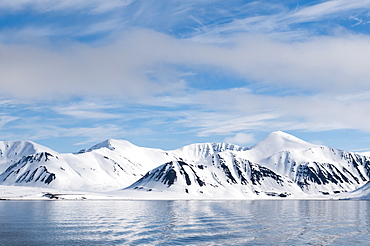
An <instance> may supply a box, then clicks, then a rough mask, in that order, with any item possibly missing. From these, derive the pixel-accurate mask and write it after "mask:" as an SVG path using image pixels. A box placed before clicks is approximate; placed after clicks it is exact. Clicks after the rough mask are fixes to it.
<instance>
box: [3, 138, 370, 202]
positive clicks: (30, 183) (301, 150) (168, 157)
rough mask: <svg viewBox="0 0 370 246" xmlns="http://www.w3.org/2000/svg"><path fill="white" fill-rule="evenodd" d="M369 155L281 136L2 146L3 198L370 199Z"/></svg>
mask: <svg viewBox="0 0 370 246" xmlns="http://www.w3.org/2000/svg"><path fill="white" fill-rule="evenodd" d="M369 180H370V157H369V156H368V155H366V154H361V153H353V152H347V151H344V150H339V149H335V148H331V147H327V146H321V145H316V144H311V143H308V142H306V141H304V140H301V139H299V138H297V137H295V136H293V135H290V134H288V133H285V132H282V131H276V132H272V133H271V134H269V135H268V136H267V137H266V138H265V139H263V140H262V141H260V142H259V143H257V144H256V145H254V146H251V147H241V146H237V145H233V144H228V143H196V144H190V145H187V146H184V147H182V148H179V149H176V150H170V151H165V150H161V149H153V148H144V147H139V146H136V145H134V144H132V143H130V142H128V141H126V140H116V139H107V140H105V141H103V142H101V143H98V144H96V145H94V146H92V147H91V148H89V149H83V150H81V151H79V152H78V153H66V154H62V153H58V152H56V151H53V150H51V149H49V148H47V147H44V146H42V145H39V144H36V143H34V142H31V141H3V142H0V199H370V188H369V187H370V186H369Z"/></svg>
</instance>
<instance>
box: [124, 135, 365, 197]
mask: <svg viewBox="0 0 370 246" xmlns="http://www.w3.org/2000/svg"><path fill="white" fill-rule="evenodd" d="M369 177H370V158H369V157H366V156H362V155H359V154H355V153H350V152H346V151H342V150H338V149H334V148H330V147H326V146H319V145H314V144H310V143H307V142H305V141H303V140H301V139H298V138H296V137H294V136H292V135H289V134H287V133H284V132H280V131H278V132H273V133H271V134H270V135H268V136H267V137H266V138H265V139H264V140H262V141H261V142H259V143H258V144H256V145H254V146H252V147H251V148H244V149H233V150H225V151H223V152H219V153H214V154H212V155H209V156H208V157H206V158H201V159H198V160H196V161H194V162H169V163H166V164H164V165H162V166H160V167H158V168H156V169H154V170H152V171H150V172H148V173H147V174H146V175H145V176H144V177H143V178H141V179H140V180H138V181H137V182H135V183H134V184H133V185H131V186H130V187H128V188H127V189H136V190H144V191H153V192H156V191H159V192H163V191H176V192H185V193H193V194H197V195H200V194H207V196H209V197H212V196H213V195H215V194H217V196H218V197H219V196H220V195H219V194H220V192H221V193H222V194H225V195H227V196H231V197H246V196H247V197H253V196H254V195H267V196H281V197H284V196H291V195H292V196H295V195H298V196H301V194H302V193H305V194H307V195H319V196H326V195H333V194H338V193H343V192H347V191H352V190H355V189H358V188H359V187H361V186H363V185H365V184H366V183H367V182H368V181H369Z"/></svg>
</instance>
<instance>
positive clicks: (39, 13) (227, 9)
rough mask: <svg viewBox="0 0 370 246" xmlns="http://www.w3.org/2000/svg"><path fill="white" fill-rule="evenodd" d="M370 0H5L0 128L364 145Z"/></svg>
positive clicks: (67, 136) (68, 143)
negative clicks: (277, 135)
mask: <svg viewBox="0 0 370 246" xmlns="http://www.w3.org/2000/svg"><path fill="white" fill-rule="evenodd" d="M369 66H370V0H353V1H347V0H331V1H295V0H287V1H241V0H235V1H221V0H220V1H218V0H203V1H198V0H197V1H195V0H194V1H193V0H186V1H185V0H171V1H166V0H163V1H157V0H106V1H98V0H90V1H85V0H54V1H47V0H2V1H1V2H0V86H1V90H0V107H1V110H0V139H1V140H32V141H35V142H37V143H40V144H43V145H46V146H48V147H50V148H53V149H54V150H56V151H59V152H76V151H78V150H79V149H82V148H87V147H90V146H91V145H93V144H95V143H98V142H100V141H103V140H105V139H107V138H116V139H126V140H129V141H131V142H133V143H134V144H136V145H139V146H146V147H156V148H162V149H175V148H179V147H181V146H183V145H186V144H190V143H195V142H231V143H235V144H238V145H243V146H251V145H253V144H254V143H256V142H257V141H259V140H261V139H263V138H264V137H265V136H266V135H267V134H268V133H270V132H272V131H276V130H282V131H286V132H288V133H291V134H293V135H296V136H297V137H300V138H302V139H304V140H306V141H310V142H313V143H318V144H324V145H329V146H332V147H336V148H341V149H345V150H352V151H366V150H370V124H369V122H370V114H369V113H368V109H369V108H370V69H369Z"/></svg>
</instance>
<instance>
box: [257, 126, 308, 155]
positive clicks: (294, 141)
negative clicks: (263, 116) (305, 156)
mask: <svg viewBox="0 0 370 246" xmlns="http://www.w3.org/2000/svg"><path fill="white" fill-rule="evenodd" d="M313 146H315V145H314V144H311V143H308V142H306V141H304V140H302V139H299V138H297V137H295V136H293V135H290V134H288V133H286V132H282V131H275V132H272V133H270V134H269V135H267V137H266V138H265V139H263V140H262V141H261V142H259V143H257V144H256V145H254V146H252V147H251V150H252V151H253V152H258V153H261V154H262V153H263V155H264V156H269V155H272V154H274V153H277V152H280V151H284V150H292V149H304V148H310V147H313Z"/></svg>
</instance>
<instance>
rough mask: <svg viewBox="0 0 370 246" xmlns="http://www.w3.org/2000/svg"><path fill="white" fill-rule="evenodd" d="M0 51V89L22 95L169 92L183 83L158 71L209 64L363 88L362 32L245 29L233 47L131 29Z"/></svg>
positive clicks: (280, 81) (367, 58)
mask: <svg viewBox="0 0 370 246" xmlns="http://www.w3.org/2000/svg"><path fill="white" fill-rule="evenodd" d="M0 53H1V58H0V81H1V86H2V90H1V92H2V93H3V94H5V95H12V96H17V97H26V98H27V97H28V98H35V97H36V98H38V97H41V98H56V97H65V96H67V97H68V96H89V95H93V96H114V97H121V98H125V97H126V98H137V97H142V96H144V97H148V96H153V95H159V94H168V93H169V94H171V93H176V92H179V91H181V90H183V89H184V88H185V85H184V81H183V80H182V79H181V78H178V77H176V76H174V77H172V78H166V76H165V75H166V74H169V73H168V69H169V68H170V67H171V66H172V65H186V66H192V67H196V66H200V67H201V66H208V67H209V66H211V67H214V68H215V69H218V68H221V69H224V70H226V71H232V72H234V73H236V74H238V75H239V76H242V77H243V78H244V79H245V81H246V82H251V81H256V83H265V84H274V85H278V86H286V87H291V86H293V87H294V88H299V89H305V90H313V91H334V92H340V91H343V90H349V91H351V90H353V89H354V88H356V89H357V88H362V89H364V90H369V89H370V84H369V83H368V81H369V78H370V70H369V69H368V67H367V64H370V38H369V37H367V36H347V37H331V38H329V37H321V38H315V39H313V40H309V41H305V42H296V43H290V44H287V43H282V42H277V41H273V40H270V39H268V38H265V37H261V36H254V35H248V36H243V37H240V38H238V39H237V43H236V44H235V45H234V46H233V47H218V46H214V45H205V44H196V43H193V42H191V41H186V40H178V39H175V38H172V37H170V36H167V35H164V34H161V33H158V32H154V31H150V30H137V31H133V32H128V33H125V35H124V36H123V37H122V38H121V39H119V40H117V42H116V43H114V44H111V45H109V46H104V47H96V48H92V47H87V46H83V45H75V46H72V47H68V48H65V49H63V50H60V51H51V50H48V49H43V48H37V47H33V46H28V45H5V44H2V45H0ZM166 65H169V66H166ZM148 70H149V71H150V70H154V71H155V75H158V76H157V78H155V79H154V80H153V78H151V77H150V74H149V75H148V73H147V71H148ZM174 74H175V73H174Z"/></svg>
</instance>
